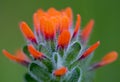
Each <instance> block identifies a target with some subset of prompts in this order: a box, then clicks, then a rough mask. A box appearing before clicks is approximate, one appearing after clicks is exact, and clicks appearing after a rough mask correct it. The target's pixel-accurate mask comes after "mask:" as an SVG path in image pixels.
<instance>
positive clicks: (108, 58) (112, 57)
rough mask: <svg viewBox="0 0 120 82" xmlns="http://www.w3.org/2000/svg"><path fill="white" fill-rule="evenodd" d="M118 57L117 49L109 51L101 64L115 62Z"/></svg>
mask: <svg viewBox="0 0 120 82" xmlns="http://www.w3.org/2000/svg"><path fill="white" fill-rule="evenodd" d="M117 58H118V53H117V52H115V51H112V52H109V53H108V54H106V55H105V56H104V57H103V58H102V60H101V62H100V65H102V66H104V65H107V64H110V63H112V62H114V61H115V60H116V59H117Z"/></svg>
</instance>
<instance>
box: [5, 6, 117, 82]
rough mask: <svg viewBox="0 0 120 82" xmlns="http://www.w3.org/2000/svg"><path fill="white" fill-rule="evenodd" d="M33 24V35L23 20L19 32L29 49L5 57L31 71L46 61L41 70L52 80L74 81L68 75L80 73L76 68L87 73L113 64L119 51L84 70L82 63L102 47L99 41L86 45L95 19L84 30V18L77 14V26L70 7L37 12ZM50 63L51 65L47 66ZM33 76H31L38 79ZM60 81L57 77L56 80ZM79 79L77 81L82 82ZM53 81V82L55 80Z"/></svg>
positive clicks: (6, 52) (6, 54) (7, 53)
mask: <svg viewBox="0 0 120 82" xmlns="http://www.w3.org/2000/svg"><path fill="white" fill-rule="evenodd" d="M33 23H34V33H33V31H32V30H31V29H30V27H29V26H28V25H27V23H26V22H24V21H22V22H20V24H19V26H20V30H21V32H22V34H23V36H24V37H25V39H26V40H27V46H26V50H18V51H17V52H16V53H15V55H12V54H10V53H9V52H8V51H6V50H3V54H4V55H5V56H6V57H8V58H9V59H11V60H13V61H16V62H17V63H20V64H22V65H24V66H26V67H27V68H30V69H32V65H33V63H35V64H37V65H38V64H41V63H42V64H45V63H44V61H46V62H47V64H45V66H44V65H43V66H42V70H44V68H47V69H48V72H47V73H46V72H45V73H46V74H48V76H49V77H50V78H51V79H52V78H53V76H54V77H56V78H57V76H59V77H60V76H64V77H63V81H64V80H65V81H66V82H69V80H68V79H70V78H72V79H74V76H70V77H69V78H68V77H65V76H67V75H68V76H69V74H73V75H74V73H75V72H74V71H75V70H78V69H77V68H79V70H83V69H86V70H85V72H86V71H92V70H94V69H96V68H99V67H102V66H104V65H107V64H109V63H112V62H113V61H115V60H116V59H117V56H118V55H117V52H115V51H112V52H109V53H108V54H106V55H105V56H104V57H103V58H102V60H101V61H100V62H97V63H95V64H93V65H87V67H85V66H84V64H81V62H82V61H84V62H83V63H85V61H86V62H88V61H87V60H88V59H89V57H91V55H92V54H93V52H94V51H95V49H96V48H97V47H98V46H99V45H100V41H97V42H96V43H94V44H93V45H91V46H87V42H88V39H89V37H90V34H91V31H92V28H93V25H94V20H93V19H91V20H90V21H89V22H88V23H87V25H86V26H85V27H84V29H82V30H81V29H80V27H81V16H80V15H79V14H78V15H77V20H76V23H75V25H74V24H73V13H72V9H71V8H69V7H68V8H66V9H63V10H61V11H57V10H56V9H55V8H50V9H48V10H47V11H46V12H45V11H43V10H42V9H38V10H37V11H36V12H35V13H34V15H33ZM73 27H74V28H73ZM26 51H27V53H26ZM28 53H29V54H28ZM28 55H29V56H30V57H29V56H28ZM49 63H50V66H49V67H48V64H49ZM40 66H41V65H40ZM40 66H38V68H40ZM84 67H85V68H84ZM33 68H34V67H33ZM30 69H29V70H30ZM34 69H35V68H34ZM31 71H32V70H30V72H31ZM46 71H47V70H46ZM83 71H84V70H83ZM31 73H33V71H32V72H31ZM31 73H30V75H31ZM41 73H42V72H41ZM33 75H34V76H37V74H36V73H33ZM33 75H31V77H32V78H34V79H36V77H33ZM78 75H79V74H78ZM41 77H42V76H41ZM41 77H40V76H39V77H37V79H36V80H40V82H41V81H42V82H43V81H44V82H45V79H47V80H48V78H47V77H46V78H45V79H43V77H42V78H41ZM38 78H39V79H38ZM79 78H80V77H79ZM51 79H50V80H51ZM53 79H55V78H53ZM59 80H60V79H58V78H57V81H59ZM78 80H80V79H78ZM78 80H77V81H75V82H80V81H78ZM51 81H52V82H54V81H53V80H51ZM70 82H71V81H70Z"/></svg>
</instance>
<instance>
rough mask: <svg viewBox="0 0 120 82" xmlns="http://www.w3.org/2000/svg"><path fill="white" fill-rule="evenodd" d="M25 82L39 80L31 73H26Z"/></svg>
mask: <svg viewBox="0 0 120 82" xmlns="http://www.w3.org/2000/svg"><path fill="white" fill-rule="evenodd" d="M24 80H25V82H37V80H35V79H34V78H33V77H32V76H31V75H30V74H28V73H26V74H25V77H24Z"/></svg>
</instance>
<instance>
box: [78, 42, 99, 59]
mask: <svg viewBox="0 0 120 82" xmlns="http://www.w3.org/2000/svg"><path fill="white" fill-rule="evenodd" d="M99 45H100V41H97V42H96V43H95V44H93V45H92V46H90V47H89V48H88V49H87V50H86V51H85V52H84V53H83V54H82V56H81V57H80V58H79V60H80V59H84V58H86V57H87V56H89V55H90V54H91V53H92V52H93V51H94V50H95V49H96V48H97V47H98V46H99Z"/></svg>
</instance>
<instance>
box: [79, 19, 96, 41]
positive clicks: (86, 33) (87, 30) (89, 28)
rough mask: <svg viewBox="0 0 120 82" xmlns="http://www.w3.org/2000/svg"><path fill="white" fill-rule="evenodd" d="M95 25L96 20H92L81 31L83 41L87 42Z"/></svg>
mask: <svg viewBox="0 0 120 82" xmlns="http://www.w3.org/2000/svg"><path fill="white" fill-rule="evenodd" d="M93 25H94V20H90V21H89V23H88V24H87V25H86V26H85V28H84V29H83V30H82V32H81V38H82V40H83V42H86V41H87V40H88V38H89V36H90V33H91V31H92V28H93Z"/></svg>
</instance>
